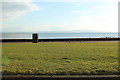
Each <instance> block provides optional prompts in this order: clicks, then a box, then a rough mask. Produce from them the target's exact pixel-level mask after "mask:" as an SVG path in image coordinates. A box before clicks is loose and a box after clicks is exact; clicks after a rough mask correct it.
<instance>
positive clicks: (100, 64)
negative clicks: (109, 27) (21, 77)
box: [2, 42, 118, 75]
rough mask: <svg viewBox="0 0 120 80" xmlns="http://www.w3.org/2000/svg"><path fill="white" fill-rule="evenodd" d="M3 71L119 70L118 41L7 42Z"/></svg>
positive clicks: (85, 71) (94, 72)
mask: <svg viewBox="0 0 120 80" xmlns="http://www.w3.org/2000/svg"><path fill="white" fill-rule="evenodd" d="M2 50H3V70H2V72H3V74H38V75H80V74H117V73H118V43H117V42H97V43H3V44H2Z"/></svg>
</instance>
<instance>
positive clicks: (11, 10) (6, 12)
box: [0, 0, 40, 20]
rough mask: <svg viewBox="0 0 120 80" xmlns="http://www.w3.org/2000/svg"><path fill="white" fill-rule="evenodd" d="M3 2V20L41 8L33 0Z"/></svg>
mask: <svg viewBox="0 0 120 80" xmlns="http://www.w3.org/2000/svg"><path fill="white" fill-rule="evenodd" d="M18 1H19V0H18ZM18 1H17V0H16V1H14V2H2V3H0V5H2V10H1V11H2V14H0V16H2V19H3V20H6V19H15V18H16V17H17V16H20V15H23V14H25V13H27V12H30V11H34V10H38V9H40V8H39V7H38V6H37V5H35V4H33V3H32V2H31V1H29V0H26V1H24V2H18Z"/></svg>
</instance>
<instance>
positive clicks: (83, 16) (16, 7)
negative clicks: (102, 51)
mask: <svg viewBox="0 0 120 80" xmlns="http://www.w3.org/2000/svg"><path fill="white" fill-rule="evenodd" d="M118 1H119V0H76V1H75V0H4V2H0V5H1V4H2V10H0V11H2V12H1V13H2V14H0V16H1V17H2V21H3V23H2V31H3V32H41V31H53V32H55V31H60V32H61V31H64V32H65V31H66V32H71V31H77V32H84V31H88V32H91V31H98V32H117V31H118Z"/></svg>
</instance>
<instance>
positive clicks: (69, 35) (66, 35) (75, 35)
mask: <svg viewBox="0 0 120 80" xmlns="http://www.w3.org/2000/svg"><path fill="white" fill-rule="evenodd" d="M32 34H33V33H2V34H1V35H2V39H32ZM37 34H38V38H39V39H62V38H118V33H117V32H116V33H115V32H82V33H37Z"/></svg>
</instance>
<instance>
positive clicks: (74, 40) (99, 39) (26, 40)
mask: <svg viewBox="0 0 120 80" xmlns="http://www.w3.org/2000/svg"><path fill="white" fill-rule="evenodd" d="M119 40H120V38H63V39H38V42H82V41H85V42H86V41H119ZM0 42H3V43H4V42H32V39H1V40H0Z"/></svg>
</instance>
